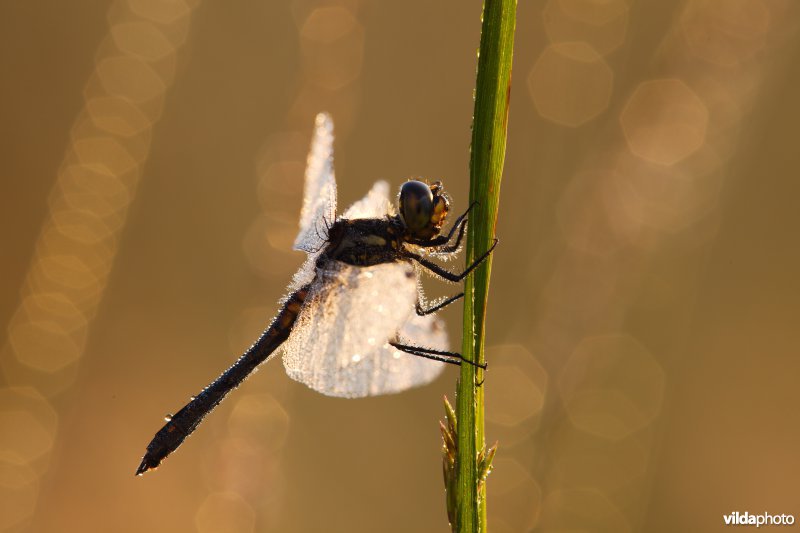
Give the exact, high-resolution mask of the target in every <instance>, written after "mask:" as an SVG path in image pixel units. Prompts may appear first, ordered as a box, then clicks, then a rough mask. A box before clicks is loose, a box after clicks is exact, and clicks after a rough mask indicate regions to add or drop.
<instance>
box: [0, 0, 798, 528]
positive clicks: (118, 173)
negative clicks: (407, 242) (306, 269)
mask: <svg viewBox="0 0 800 533" xmlns="http://www.w3.org/2000/svg"><path fill="white" fill-rule="evenodd" d="M480 7H481V4H480V2H478V1H472V2H467V3H464V2H455V1H451V2H435V3H431V2H421V1H412V2H375V1H367V0H329V1H315V0H293V1H291V2H276V1H262V2H235V3H220V2H203V1H202V0H102V1H101V0H91V1H86V2H80V3H77V4H76V3H74V2H60V1H54V0H49V1H44V2H13V3H9V2H7V3H4V4H3V6H2V7H0V12H2V14H3V16H2V17H0V43H1V44H0V57H1V59H0V66H2V70H3V72H4V75H3V83H2V85H0V110H1V112H2V115H1V117H0V121H1V122H2V130H0V131H1V132H2V133H1V134H2V139H1V141H2V142H0V154H2V161H3V162H4V172H3V178H2V181H1V182H0V184H1V185H0V186H1V187H2V189H0V202H1V205H0V240H1V242H2V263H1V265H2V276H0V323H2V324H3V325H4V327H3V329H2V332H1V333H0V530H2V531H36V532H69V531H81V532H83V531H120V532H126V531H131V532H138V531H170V532H171V531H199V532H221V531H224V532H231V533H249V532H255V531H259V532H260V531H352V532H356V531H364V532H372V531H387V532H391V531H397V532H407V531H446V530H448V528H447V523H446V513H445V510H444V494H443V483H442V479H441V464H440V461H441V455H440V453H441V451H440V447H441V442H440V437H439V434H438V427H437V420H438V419H440V418H441V417H442V415H443V409H442V404H441V397H442V396H443V395H444V394H449V395H451V397H452V392H453V390H454V384H455V378H456V371H455V370H454V369H448V371H447V372H446V373H445V375H444V377H442V378H441V379H439V380H438V381H436V382H435V383H434V384H432V385H430V386H427V387H424V388H421V389H416V390H413V391H410V392H407V393H404V394H401V395H396V396H390V397H380V398H370V399H364V400H357V401H356V400H340V399H331V398H326V397H324V396H321V395H318V394H316V393H313V392H311V391H310V390H308V389H306V388H305V387H303V386H302V385H299V384H296V383H294V382H291V381H290V380H289V379H288V378H287V377H286V375H285V374H284V372H283V370H282V367H281V364H280V362H278V361H272V362H269V363H268V364H267V365H265V366H264V367H263V368H262V371H261V372H259V373H257V374H256V375H255V376H254V377H253V378H252V379H250V380H249V381H248V382H247V383H246V384H245V385H244V386H243V387H242V388H241V389H240V390H238V391H236V393H235V394H234V395H233V396H232V397H231V398H230V399H229V400H228V401H226V402H225V403H224V404H223V405H222V406H221V407H220V408H219V409H218V410H217V411H216V412H215V413H214V415H213V416H211V417H210V418H209V419H208V420H207V421H206V422H205V423H204V424H203V426H202V428H201V429H200V430H199V431H198V432H197V434H196V435H195V436H193V437H192V438H191V439H190V440H189V441H188V442H187V443H186V444H185V445H184V447H183V448H181V450H180V451H179V452H178V453H176V454H175V456H174V457H172V458H170V459H169V460H168V461H167V462H166V463H165V464H164V465H163V466H162V468H160V469H159V470H158V471H157V472H155V473H150V474H147V475H146V476H144V477H142V478H135V477H134V476H133V472H134V469H135V467H136V465H137V464H138V461H139V459H140V457H141V455H142V453H143V452H144V447H145V445H146V444H147V442H148V441H149V439H150V438H151V437H152V435H153V433H154V432H155V431H156V430H157V429H158V428H159V427H160V425H161V420H160V416H162V415H164V414H166V413H168V412H170V411H174V410H176V409H178V408H179V407H180V406H181V405H183V404H184V403H185V401H186V400H187V399H188V397H189V396H190V395H192V394H194V393H196V392H197V391H198V390H199V389H200V388H201V387H202V386H204V385H205V384H206V383H208V382H209V381H210V380H211V379H213V378H214V377H216V376H217V374H218V373H219V372H220V371H222V370H223V369H224V368H225V367H226V366H227V365H228V364H229V363H230V362H232V361H233V360H234V358H235V357H236V356H237V355H238V354H239V353H240V352H241V351H242V350H243V349H244V348H246V347H247V346H249V344H250V342H251V341H252V340H253V339H254V338H255V337H256V336H257V335H258V333H259V332H260V331H261V329H262V328H263V327H264V325H265V324H266V323H267V322H268V321H269V320H270V318H271V317H272V316H273V314H274V313H275V311H276V302H277V300H278V299H279V298H280V297H281V296H282V294H283V291H284V289H285V286H286V285H287V283H288V282H289V280H290V279H291V275H292V273H293V272H294V270H295V269H296V268H297V267H298V266H299V265H300V263H301V262H302V260H303V256H302V254H300V253H298V252H292V251H291V243H292V240H293V238H294V234H295V232H296V227H297V218H298V213H299V208H300V195H301V193H302V173H303V167H304V161H305V155H306V152H307V149H308V143H309V139H310V132H311V125H312V122H313V117H314V115H315V114H316V113H317V112H318V111H321V110H327V111H330V112H331V113H332V114H333V117H334V119H335V121H336V128H337V129H336V168H337V175H338V183H339V198H340V206H341V207H344V206H346V205H347V204H349V203H350V202H352V201H354V200H355V199H357V198H359V197H360V195H361V194H363V193H364V192H365V191H366V190H367V189H368V188H369V187H370V185H371V184H372V183H373V182H374V181H375V180H376V179H378V178H385V179H388V180H390V182H391V183H393V184H394V185H395V186H399V184H400V183H401V182H402V180H403V179H405V178H406V177H408V176H418V175H422V176H426V177H428V178H431V179H442V180H443V181H444V183H445V185H446V187H447V189H448V190H449V191H450V193H451V194H452V197H453V199H454V204H455V207H456V209H461V208H464V207H465V206H466V197H467V180H468V171H467V162H468V149H469V140H470V130H469V128H470V123H471V112H472V89H473V87H474V81H475V80H474V78H475V63H476V57H475V51H476V49H477V44H478V39H479V30H480V24H479V14H480ZM799 51H800V5H798V4H797V3H796V2H793V1H792V0H729V1H724V2H723V1H702V0H691V1H684V2H679V1H670V2H657V1H655V0H548V1H542V2H521V3H520V5H519V12H518V23H517V38H516V52H515V58H514V73H515V76H514V86H513V91H512V95H513V96H512V105H511V115H510V121H509V140H508V154H507V159H506V170H505V179H504V184H503V193H502V200H501V209H500V218H499V223H498V235H499V236H500V237H501V239H502V243H501V245H500V247H499V248H498V249H497V251H496V253H495V260H494V272H493V273H494V276H493V281H492V291H491V297H490V306H489V316H488V325H487V328H488V332H487V338H488V359H489V361H490V371H489V373H488V375H487V379H486V384H485V387H486V392H487V414H486V419H487V435H488V438H489V439H491V441H494V440H499V441H500V451H499V453H498V455H497V458H496V460H495V465H496V469H495V471H494V472H493V473H492V475H491V476H490V478H489V484H488V490H489V520H490V528H491V530H492V531H494V532H517V531H534V530H535V531H556V530H565V529H572V530H576V531H578V530H581V531H610V532H626V531H645V532H675V531H686V532H693V531H698V532H705V531H718V530H723V529H724V527H723V521H722V515H723V514H727V513H730V512H733V511H737V510H738V511H740V512H744V511H749V512H750V513H763V512H769V513H772V514H780V513H791V514H794V515H800V509H799V508H798V507H797V500H796V494H797V493H798V490H800V486H798V485H799V483H798V481H797V480H798V479H800V455H798V453H797V450H798V449H799V448H800V429H799V428H798V426H797V423H796V420H797V415H796V411H797V406H798V405H800V387H798V386H797V379H798V377H800V358H799V357H797V356H798V354H799V350H798V348H800V333H798V329H797V328H796V322H797V317H798V316H800V298H798V296H800V291H798V288H799V286H798V279H799V278H798V272H800V249H798V246H797V242H798V240H797V233H798V229H800V209H798V208H797V205H798V201H797V198H798V197H800V180H798V179H797V178H798V176H800V151H798V149H797V141H798V131H799V130H798V128H797V124H798V123H800V103H798V99H797V97H796V94H797V87H798V86H800V61H798V57H800V52H799ZM429 286H430V287H429V290H430V291H431V292H432V293H433V294H437V295H438V294H441V295H445V294H450V293H451V292H452V291H453V289H452V287H440V286H437V285H436V284H435V283H431V284H429ZM455 307H458V306H455ZM443 315H444V316H445V318H446V319H447V320H448V324H449V327H450V330H451V337H452V339H453V342H452V343H453V345H454V346H457V345H458V338H459V335H458V329H459V310H458V309H450V310H446V311H445V312H444V313H443Z"/></svg>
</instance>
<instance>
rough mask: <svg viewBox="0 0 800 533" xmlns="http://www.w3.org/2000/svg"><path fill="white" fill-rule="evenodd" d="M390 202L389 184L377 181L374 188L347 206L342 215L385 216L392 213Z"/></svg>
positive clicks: (352, 216)
mask: <svg viewBox="0 0 800 533" xmlns="http://www.w3.org/2000/svg"><path fill="white" fill-rule="evenodd" d="M391 210H392V208H391V204H390V203H389V184H388V183H386V182H385V181H383V180H381V181H376V182H375V185H373V186H372V189H370V190H369V192H368V193H367V194H366V196H364V198H362V199H361V200H359V201H357V202H356V203H354V204H353V205H351V206H350V207H348V208H347V211H345V212H344V214H342V217H344V218H349V219H351V220H352V219H354V218H383V217H385V216H386V215H387V214H391Z"/></svg>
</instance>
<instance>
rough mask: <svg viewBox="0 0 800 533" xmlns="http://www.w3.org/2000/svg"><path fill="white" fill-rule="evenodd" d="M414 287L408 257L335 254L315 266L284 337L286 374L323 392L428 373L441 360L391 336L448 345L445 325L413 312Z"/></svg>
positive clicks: (369, 392) (403, 381)
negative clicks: (337, 258) (377, 261)
mask: <svg viewBox="0 0 800 533" xmlns="http://www.w3.org/2000/svg"><path fill="white" fill-rule="evenodd" d="M416 291H417V286H416V277H415V275H414V270H413V268H412V267H411V265H409V264H407V263H390V264H382V265H376V266H372V267H357V266H350V265H345V264H342V263H338V262H337V263H334V264H333V266H332V268H331V269H330V270H326V271H320V272H318V276H317V279H316V281H315V282H314V285H313V286H312V288H311V291H310V293H309V297H308V298H307V299H306V303H305V305H304V306H303V309H302V310H301V312H300V316H299V317H298V320H297V323H296V324H295V327H294V329H293V330H292V334H291V335H290V337H289V339H288V340H287V341H286V343H285V344H284V356H283V363H284V366H285V367H286V372H287V374H289V376H290V377H291V378H293V379H295V380H297V381H300V382H302V383H305V384H306V385H308V386H309V387H311V388H312V389H314V390H316V391H319V392H321V393H323V394H327V395H329V396H342V397H348V398H355V397H362V396H374V395H379V394H389V393H394V392H400V391H402V390H405V389H407V388H409V387H414V386H418V385H423V384H425V383H428V382H429V381H431V380H433V379H434V378H436V376H438V375H439V373H441V371H442V368H443V366H444V365H443V364H442V363H438V362H436V361H430V360H428V359H424V358H420V357H416V356H413V355H408V354H405V353H402V352H399V351H397V350H395V349H394V348H393V347H391V346H390V345H389V344H388V342H389V341H390V340H393V339H394V338H395V337H396V336H398V334H399V336H400V337H401V338H403V339H404V340H408V341H411V342H416V341H417V340H418V339H419V337H422V339H419V340H421V341H422V342H423V343H424V345H425V346H426V347H431V348H435V349H447V335H446V333H445V330H444V327H443V325H442V324H441V323H440V322H438V320H437V319H435V318H434V317H417V316H416V314H414V313H413V309H414V303H415V301H416V297H417V292H416Z"/></svg>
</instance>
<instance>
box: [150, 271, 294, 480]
mask: <svg viewBox="0 0 800 533" xmlns="http://www.w3.org/2000/svg"><path fill="white" fill-rule="evenodd" d="M309 288H310V284H309V285H305V286H304V287H301V288H300V289H298V290H296V291H295V292H294V293H292V294H291V295H290V296H289V297H288V298H287V299H286V301H285V302H284V304H283V307H281V310H280V311H279V312H278V315H277V316H276V317H275V319H274V320H273V321H272V323H271V324H270V325H269V327H268V328H267V329H266V330H265V331H264V333H262V334H261V337H259V338H258V340H257V341H256V342H255V343H254V344H253V345H252V346H251V347H250V348H249V349H248V350H247V351H246V352H245V353H244V354H243V355H242V356H241V357H240V358H239V359H238V360H237V361H236V362H235V363H234V364H233V365H231V367H230V368H228V370H226V371H225V372H223V373H222V375H220V376H219V377H218V378H217V379H216V380H214V382H213V383H211V384H210V385H209V386H208V387H206V388H205V389H203V390H202V391H201V392H200V394H198V395H197V396H195V397H194V398H193V399H192V401H191V402H189V403H188V404H186V405H185V406H184V407H183V408H182V409H181V410H180V411H178V412H177V413H176V414H175V415H173V416H171V417H168V418H167V423H166V424H165V425H164V427H162V428H161V429H160V430H159V431H158V433H156V434H155V436H154V437H153V440H152V441H150V444H148V446H147V451H146V452H145V454H144V457H143V458H142V462H141V464H140V465H139V468H137V469H136V475H141V474H144V473H145V472H147V471H148V470H150V469H153V468H156V467H157V466H158V465H159V464H161V461H163V460H164V459H166V457H167V456H168V455H169V454H171V453H172V452H174V451H175V450H177V449H178V447H179V446H180V445H181V444H182V443H183V441H184V440H186V437H188V436H189V435H191V434H192V432H193V431H194V430H195V428H197V426H198V425H199V424H200V422H202V421H203V418H205V416H206V415H207V414H208V413H210V412H211V411H212V410H213V409H214V408H215V407H216V406H217V405H219V403H220V402H221V401H222V400H223V399H224V398H225V396H226V395H227V394H228V393H229V392H230V391H232V390H233V389H235V388H236V387H238V386H239V385H240V384H241V383H242V382H243V381H244V380H245V379H246V378H247V376H249V375H250V374H251V373H252V372H253V371H254V370H255V369H256V367H258V365H260V364H261V363H263V362H264V361H265V360H266V359H267V358H268V357H269V356H270V355H271V354H272V353H273V352H274V351H275V350H276V349H277V348H278V347H279V346H280V345H281V344H283V342H284V341H285V340H286V339H287V338H289V334H290V333H291V331H292V327H293V326H294V323H295V321H296V320H297V316H298V315H299V314H300V310H301V309H302V307H303V303H304V302H305V300H306V297H307V296H308V291H309Z"/></svg>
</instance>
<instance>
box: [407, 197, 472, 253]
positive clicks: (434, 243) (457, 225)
mask: <svg viewBox="0 0 800 533" xmlns="http://www.w3.org/2000/svg"><path fill="white" fill-rule="evenodd" d="M476 205H478V202H472V204H471V205H470V206H469V207H468V208H467V210H466V211H464V212H463V213H462V214H461V216H459V217H458V218H457V219H456V221H455V222H454V223H453V226H452V227H451V228H450V231H449V232H447V235H439V236H438V237H434V238H433V239H430V240H427V241H421V242H416V241H414V242H413V244H416V245H417V246H421V247H423V248H437V247H441V248H440V249H439V250H438V251H439V252H442V253H453V252H455V251H456V250H458V247H459V245H460V244H461V239H462V237H464V230H465V229H466V227H467V220H466V218H467V214H469V212H470V211H471V210H472V208H473V207H475V206H476ZM456 230H458V237H457V238H456V243H455V244H454V245H452V246H443V245H445V244H447V243H449V242H450V239H452V238H453V235H455V233H456Z"/></svg>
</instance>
